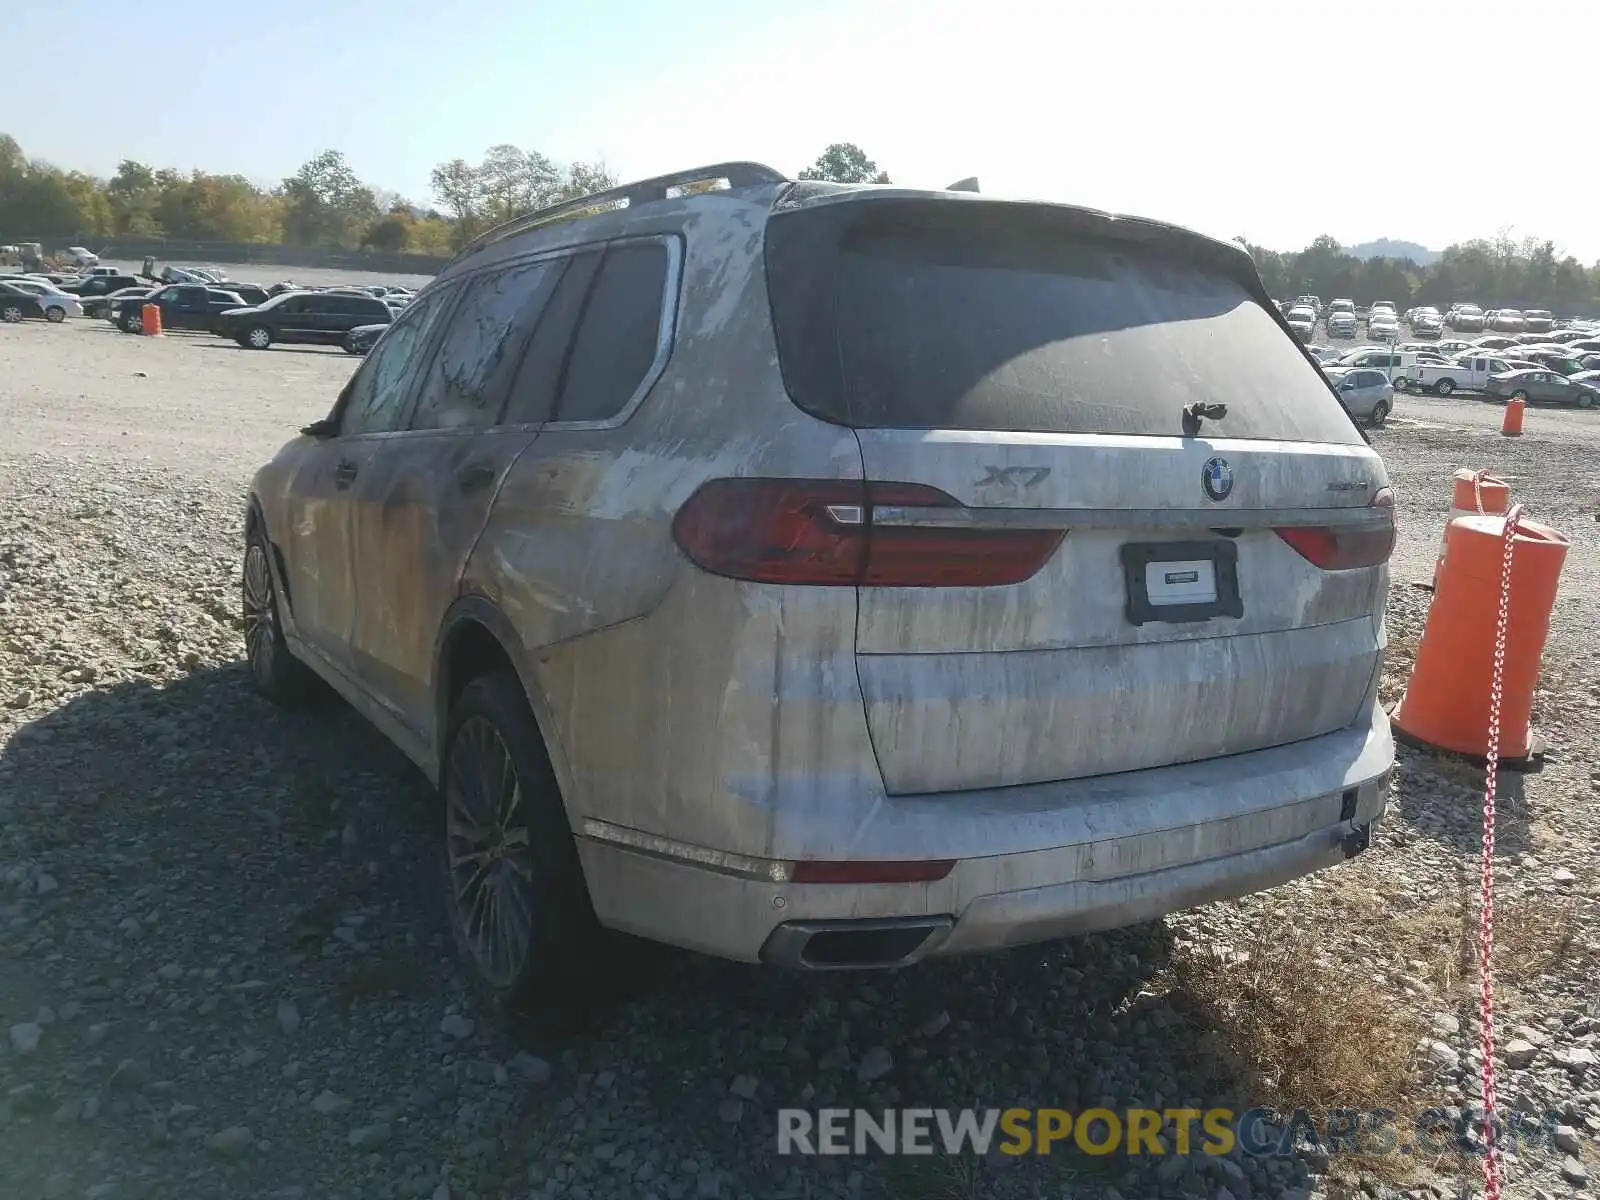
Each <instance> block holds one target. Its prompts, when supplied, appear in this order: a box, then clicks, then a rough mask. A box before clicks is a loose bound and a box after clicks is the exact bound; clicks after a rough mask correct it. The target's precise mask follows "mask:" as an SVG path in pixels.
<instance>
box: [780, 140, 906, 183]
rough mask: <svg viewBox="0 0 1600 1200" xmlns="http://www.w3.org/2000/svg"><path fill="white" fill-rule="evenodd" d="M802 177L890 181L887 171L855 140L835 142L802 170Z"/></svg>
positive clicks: (854, 181)
mask: <svg viewBox="0 0 1600 1200" xmlns="http://www.w3.org/2000/svg"><path fill="white" fill-rule="evenodd" d="M800 178H801V179H820V180H826V181H828V182H830V183H888V182H889V175H888V172H886V171H880V170H878V164H877V163H875V162H873V161H872V160H871V159H870V158H868V157H867V153H866V151H865V150H863V149H862V148H861V147H860V146H858V145H856V144H855V143H854V142H834V143H833V144H831V145H830V146H829V147H828V148H827V149H826V150H824V151H823V152H822V153H821V155H819V156H818V158H817V161H816V162H814V163H812V164H811V165H810V166H809V167H807V168H806V169H805V170H803V171H801V172H800Z"/></svg>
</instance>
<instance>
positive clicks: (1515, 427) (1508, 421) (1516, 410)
mask: <svg viewBox="0 0 1600 1200" xmlns="http://www.w3.org/2000/svg"><path fill="white" fill-rule="evenodd" d="M1527 406H1528V402H1527V401H1526V400H1524V399H1523V398H1522V397H1521V396H1513V397H1512V398H1511V401H1510V403H1508V404H1507V405H1506V415H1505V416H1504V417H1502V418H1501V419H1500V433H1501V436H1503V437H1521V436H1522V410H1523V409H1525V408H1526V407H1527Z"/></svg>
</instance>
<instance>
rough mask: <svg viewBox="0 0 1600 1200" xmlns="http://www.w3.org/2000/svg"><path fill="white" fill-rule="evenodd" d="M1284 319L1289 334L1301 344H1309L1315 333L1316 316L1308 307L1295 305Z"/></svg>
mask: <svg viewBox="0 0 1600 1200" xmlns="http://www.w3.org/2000/svg"><path fill="white" fill-rule="evenodd" d="M1284 319H1285V320H1286V321H1287V322H1288V325H1289V329H1290V332H1292V333H1293V334H1294V335H1295V337H1297V338H1299V339H1300V340H1301V341H1302V342H1309V341H1310V340H1311V338H1312V336H1313V335H1314V334H1315V333H1316V331H1317V314H1316V312H1315V311H1314V310H1313V309H1312V308H1310V307H1309V306H1308V305H1304V304H1297V305H1295V307H1293V308H1291V309H1290V310H1289V315H1288V316H1287V317H1286V318H1284Z"/></svg>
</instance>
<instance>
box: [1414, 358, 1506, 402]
mask: <svg viewBox="0 0 1600 1200" xmlns="http://www.w3.org/2000/svg"><path fill="white" fill-rule="evenodd" d="M1516 369H1518V368H1517V365H1516V363H1515V362H1514V361H1513V360H1510V359H1506V358H1502V357H1499V356H1496V355H1489V354H1463V355H1461V356H1460V357H1459V358H1457V359H1456V360H1455V361H1454V362H1449V363H1442V364H1441V363H1412V364H1410V365H1408V366H1407V368H1406V370H1405V373H1404V375H1403V377H1400V378H1397V379H1396V381H1395V382H1396V384H1397V386H1399V387H1401V388H1402V389H1403V390H1405V391H1412V392H1433V393H1434V394H1435V395H1439V396H1448V395H1450V394H1451V393H1452V392H1459V391H1482V390H1483V389H1484V388H1486V387H1488V386H1489V380H1490V379H1491V378H1493V377H1494V376H1495V375H1498V374H1504V373H1505V372H1507V371H1512V370H1516Z"/></svg>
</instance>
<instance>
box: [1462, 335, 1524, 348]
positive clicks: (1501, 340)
mask: <svg viewBox="0 0 1600 1200" xmlns="http://www.w3.org/2000/svg"><path fill="white" fill-rule="evenodd" d="M1516 345H1517V339H1516V338H1514V337H1507V336H1506V335H1505V334H1503V333H1486V334H1484V335H1483V336H1482V337H1481V338H1473V339H1472V348H1473V349H1474V350H1505V349H1507V348H1508V347H1514V346H1516Z"/></svg>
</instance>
